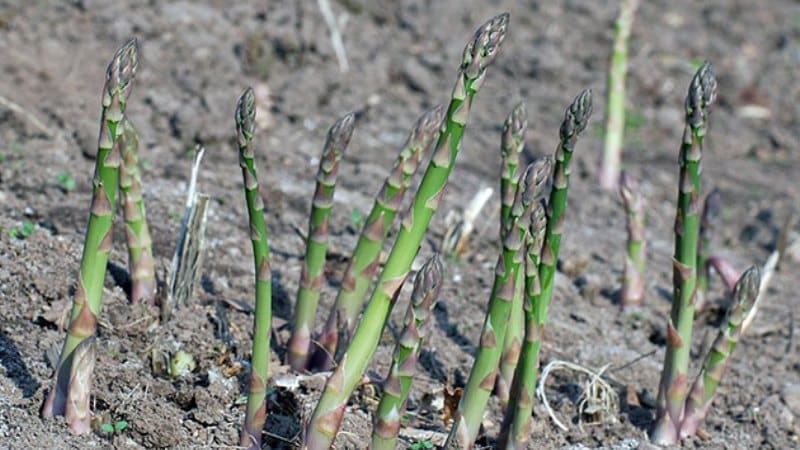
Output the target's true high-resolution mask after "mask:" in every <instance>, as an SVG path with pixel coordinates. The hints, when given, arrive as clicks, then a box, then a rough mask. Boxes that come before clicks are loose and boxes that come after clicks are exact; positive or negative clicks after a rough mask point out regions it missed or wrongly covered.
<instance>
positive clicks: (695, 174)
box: [651, 62, 717, 445]
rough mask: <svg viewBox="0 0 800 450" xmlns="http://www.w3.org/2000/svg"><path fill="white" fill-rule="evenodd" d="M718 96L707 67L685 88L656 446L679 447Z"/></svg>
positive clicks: (657, 401) (698, 72)
mask: <svg viewBox="0 0 800 450" xmlns="http://www.w3.org/2000/svg"><path fill="white" fill-rule="evenodd" d="M716 95H717V81H716V79H715V78H714V72H713V70H712V69H711V65H710V64H709V63H707V62H706V63H704V64H703V65H702V67H700V69H698V71H697V73H695V75H694V78H692V82H691V84H690V85H689V93H688V95H687V96H686V102H685V109H686V125H685V127H684V131H683V142H682V143H681V149H680V175H679V179H678V182H679V187H678V208H677V214H676V216H675V254H674V256H673V261H672V264H673V297H672V311H671V313H670V320H669V323H668V324H667V351H666V354H665V357H664V370H663V372H662V373H661V382H660V383H659V389H658V398H657V399H656V403H657V407H656V421H655V426H654V428H653V431H652V434H651V439H652V440H653V441H654V442H655V443H657V444H661V445H670V444H674V443H676V442H678V437H679V431H680V423H681V419H682V417H683V407H684V401H685V400H686V392H687V389H688V381H687V371H688V368H689V351H690V349H691V344H692V321H693V320H694V300H695V293H696V287H697V286H696V281H697V244H698V234H699V230H698V228H699V222H700V221H699V214H700V160H701V158H702V155H703V139H704V138H705V135H706V129H707V127H708V114H709V111H710V109H711V105H712V104H713V103H714V100H715V98H716Z"/></svg>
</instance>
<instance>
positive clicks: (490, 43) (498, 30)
mask: <svg viewBox="0 0 800 450" xmlns="http://www.w3.org/2000/svg"><path fill="white" fill-rule="evenodd" d="M510 17H511V16H510V14H509V13H502V14H498V15H496V16H494V17H492V18H491V19H489V20H488V21H487V22H486V23H484V24H483V25H481V27H480V28H478V29H477V30H476V31H475V35H474V36H473V38H472V40H471V41H470V42H469V43H468V44H467V46H466V47H465V48H464V56H463V59H462V63H461V68H462V70H463V71H464V73H465V74H466V76H467V77H469V78H478V77H479V76H480V75H481V74H482V73H483V71H484V70H485V69H486V67H487V66H488V65H489V64H491V63H492V61H494V59H495V57H496V56H497V54H498V53H499V50H500V45H501V44H502V43H503V40H505V38H506V32H507V31H508V20H509V18H510Z"/></svg>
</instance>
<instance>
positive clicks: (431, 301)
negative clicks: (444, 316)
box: [370, 255, 444, 450]
mask: <svg viewBox="0 0 800 450" xmlns="http://www.w3.org/2000/svg"><path fill="white" fill-rule="evenodd" d="M443 270H444V269H443V267H442V262H441V259H440V258H439V255H433V256H432V257H431V258H430V259H429V260H428V261H427V262H426V263H425V265H423V266H422V269H420V271H419V272H418V273H417V277H416V279H415V280H414V291H413V292H412V293H411V301H410V302H409V305H408V310H407V312H406V317H405V321H404V322H405V323H404V328H403V332H402V333H401V334H400V337H399V339H398V340H397V347H395V351H394V358H393V360H392V366H391V368H390V369H389V376H388V377H387V378H386V382H385V383H384V385H383V396H382V397H381V401H380V403H379V404H378V409H377V411H376V414H375V426H374V428H373V429H372V445H371V447H370V448H371V449H372V450H394V449H395V448H397V435H398V433H399V432H400V419H401V418H402V416H403V414H404V413H405V411H406V402H407V400H408V392H409V389H410V388H411V382H412V381H413V379H414V375H415V374H416V372H417V358H418V357H419V351H420V348H421V347H422V342H423V340H424V339H425V332H426V326H425V325H426V323H427V322H428V320H429V319H430V316H431V312H432V310H433V307H434V305H435V304H436V300H437V299H438V297H439V291H440V290H441V288H442V274H443ZM398 292H399V290H398Z"/></svg>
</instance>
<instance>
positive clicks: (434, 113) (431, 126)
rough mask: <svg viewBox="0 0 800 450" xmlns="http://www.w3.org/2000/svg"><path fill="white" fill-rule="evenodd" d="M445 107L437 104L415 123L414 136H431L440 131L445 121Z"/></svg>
mask: <svg viewBox="0 0 800 450" xmlns="http://www.w3.org/2000/svg"><path fill="white" fill-rule="evenodd" d="M444 112H445V111H444V108H443V107H442V105H436V106H434V107H432V108H430V109H428V110H427V111H425V112H424V113H423V114H422V116H421V117H420V118H419V120H417V123H416V124H414V132H413V133H412V135H413V136H414V137H417V136H419V137H422V136H430V135H433V134H435V133H438V132H439V129H440V128H441V127H442V121H444Z"/></svg>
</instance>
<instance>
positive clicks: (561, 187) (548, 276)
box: [533, 89, 592, 327]
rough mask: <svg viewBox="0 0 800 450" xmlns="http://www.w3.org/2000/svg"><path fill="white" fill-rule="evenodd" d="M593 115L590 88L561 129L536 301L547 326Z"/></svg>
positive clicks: (577, 100) (570, 110)
mask: <svg viewBox="0 0 800 450" xmlns="http://www.w3.org/2000/svg"><path fill="white" fill-rule="evenodd" d="M591 116H592V91H591V90H589V89H586V90H584V91H582V92H581V93H580V94H578V96H577V97H575V100H573V102H572V103H571V104H570V105H569V108H567V110H566V111H565V112H564V120H563V122H561V128H560V129H559V134H560V142H559V144H558V148H557V149H556V156H555V161H556V162H555V168H554V169H553V187H552V189H551V190H550V199H549V200H548V201H547V228H546V231H545V238H544V244H543V246H542V256H541V258H540V261H539V282H540V283H541V285H542V290H541V294H540V295H539V297H537V298H536V299H535V300H534V302H533V304H534V309H535V310H536V312H535V314H536V320H537V321H538V325H539V326H540V327H542V326H544V324H545V321H546V320H547V306H548V304H549V303H550V297H551V295H552V293H553V280H554V279H555V275H556V262H557V261H558V250H559V247H560V246H561V231H562V228H563V226H564V211H565V209H566V207H567V191H568V189H569V176H570V173H571V170H570V167H569V163H570V161H571V159H572V152H573V151H574V150H575V143H576V142H577V140H578V136H579V135H580V134H581V133H582V132H583V130H585V129H586V125H587V124H588V123H589V118H590V117H591Z"/></svg>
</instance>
